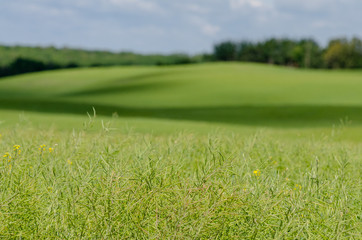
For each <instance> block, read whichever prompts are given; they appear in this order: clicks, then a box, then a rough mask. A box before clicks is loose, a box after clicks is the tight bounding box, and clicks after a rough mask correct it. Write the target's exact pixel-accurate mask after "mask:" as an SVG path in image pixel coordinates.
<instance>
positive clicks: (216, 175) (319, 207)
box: [0, 128, 362, 239]
mask: <svg viewBox="0 0 362 240" xmlns="http://www.w3.org/2000/svg"><path fill="white" fill-rule="evenodd" d="M17 144H18V145H20V150H21V153H20V154H18V150H16V149H15V150H13V145H17ZM41 145H45V146H44V147H41V149H39V148H40V146H41ZM49 148H52V150H51V152H50V151H49ZM0 149H1V151H4V152H5V151H6V152H9V154H10V155H11V156H12V158H11V159H9V157H8V156H5V157H3V158H2V161H1V162H0V181H1V183H2V184H1V187H0V202H1V205H0V221H1V223H2V224H1V226H0V236H2V237H4V238H14V237H18V238H20V237H25V238H34V239H41V238H59V239H75V238H77V239H79V238H86V239H89V238H95V239H98V238H106V239H109V238H116V239H124V238H132V239H143V238H146V239H160V238H162V239H166V238H175V239H214V238H221V239H230V238H238V239H240V238H241V239H278V238H279V239H360V238H361V237H362V236H361V232H360V229H361V227H362V226H361V219H360V218H361V215H360V214H361V212H360V210H361V208H360V206H361V182H360V156H361V146H360V145H359V146H353V145H349V144H336V143H335V142H333V141H330V140H329V139H324V140H323V141H303V142H299V143H297V142H295V143H294V144H291V143H290V142H288V141H275V139H274V138H272V137H271V136H269V135H268V134H264V133H262V132H261V133H258V134H255V135H253V136H249V137H241V136H238V135H234V136H225V135H224V134H217V133H215V134H211V135H209V136H204V135H198V134H178V135H169V136H155V135H150V134H147V135H146V134H136V133H128V134H119V133H118V134H113V133H109V132H107V131H100V132H98V133H94V132H93V133H92V132H89V131H74V132H73V134H69V133H62V132H57V131H55V130H52V129H47V130H45V131H44V130H43V131H41V130H29V129H28V130H26V129H24V128H20V129H12V130H8V131H5V132H3V133H2V138H1V142H0ZM257 170H259V171H260V176H256V175H259V174H258V173H257V174H255V173H254V171H257Z"/></svg>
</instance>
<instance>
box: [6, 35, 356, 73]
mask: <svg viewBox="0 0 362 240" xmlns="http://www.w3.org/2000/svg"><path fill="white" fill-rule="evenodd" d="M211 61H241V62H259V63H268V64H276V65H284V66H293V67H298V68H362V40H361V39H358V38H352V39H346V38H341V39H333V40H331V41H330V42H329V43H328V45H327V46H326V47H321V46H320V45H319V44H318V43H317V42H316V41H314V40H313V39H301V40H292V39H287V38H271V39H267V40H264V41H261V42H251V41H239V42H236V41H224V42H221V43H218V44H216V45H214V50H213V52H212V53H208V54H200V55H195V56H190V55H187V54H170V55H161V54H149V55H142V54H136V53H132V52H120V53H114V52H109V51H89V50H82V49H70V48H55V47H24V46H0V77H3V76H11V75H16V74H21V73H28V72H37V71H44V70H53V69H61V68H75V67H94V66H113V65H159V66H162V65H175V64H189V63H200V62H211Z"/></svg>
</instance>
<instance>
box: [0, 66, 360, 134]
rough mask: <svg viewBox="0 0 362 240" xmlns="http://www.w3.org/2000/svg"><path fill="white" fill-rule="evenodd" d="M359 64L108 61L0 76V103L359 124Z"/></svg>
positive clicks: (223, 119) (19, 107)
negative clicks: (327, 67)
mask: <svg viewBox="0 0 362 240" xmlns="http://www.w3.org/2000/svg"><path fill="white" fill-rule="evenodd" d="M361 76H362V72H361V71H322V70H318V71H316V70H314V71H310V70H296V69H290V68H280V67H274V66H268V65H258V64H239V63H215V64H200V65H193V66H173V67H107V68H92V69H73V70H60V71H48V72H42V73H34V74H26V75H21V76H16V77H9V78H5V79H3V80H2V81H0V109H1V110H2V111H4V110H8V111H9V110H16V111H27V112H36V113H51V114H56V115H59V114H72V115H80V116H85V115H86V113H87V112H92V108H93V107H94V108H95V109H96V112H97V114H98V115H103V116H107V117H111V116H112V115H118V116H120V117H122V118H124V117H127V118H129V117H133V118H139V119H153V120H155V119H163V120H186V121H188V122H203V123H217V124H220V123H221V124H232V125H239V126H261V127H268V126H270V127H277V128H286V127H288V128H300V127H331V126H332V125H338V124H339V123H340V121H341V119H344V120H346V119H348V120H347V121H348V122H350V121H351V123H352V125H353V126H360V125H361V124H362V111H361V110H362V105H361V104H362V81H361Z"/></svg>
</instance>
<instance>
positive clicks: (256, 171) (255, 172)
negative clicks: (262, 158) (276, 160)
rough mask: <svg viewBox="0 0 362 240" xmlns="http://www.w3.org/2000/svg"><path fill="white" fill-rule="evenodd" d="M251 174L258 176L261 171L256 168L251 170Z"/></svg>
mask: <svg viewBox="0 0 362 240" xmlns="http://www.w3.org/2000/svg"><path fill="white" fill-rule="evenodd" d="M253 174H254V176H255V177H259V176H260V174H261V171H260V170H259V169H256V170H254V171H253Z"/></svg>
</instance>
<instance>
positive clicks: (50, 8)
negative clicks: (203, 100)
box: [0, 0, 362, 54]
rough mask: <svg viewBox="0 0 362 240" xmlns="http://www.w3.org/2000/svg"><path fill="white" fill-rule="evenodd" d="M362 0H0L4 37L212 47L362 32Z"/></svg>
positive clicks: (118, 47) (143, 47) (155, 49)
mask: <svg viewBox="0 0 362 240" xmlns="http://www.w3.org/2000/svg"><path fill="white" fill-rule="evenodd" d="M361 13H362V0H182V1H181V0H178V1H177V0H174V1H172V0H0V30H1V34H0V44H8V45H14V44H24V45H41V46H50V45H53V46H57V47H64V46H67V47H80V48H87V49H105V50H113V51H135V52H139V53H174V52H185V53H189V54H196V53H200V52H210V51H211V50H212V47H213V45H214V44H215V43H218V42H220V41H223V40H242V39H245V40H253V41H255V40H263V39H265V38H268V37H290V38H301V37H312V38H314V39H316V40H317V41H318V42H319V43H321V44H326V43H327V41H328V40H329V39H331V38H334V37H341V36H345V37H353V36H357V37H362V16H361Z"/></svg>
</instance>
